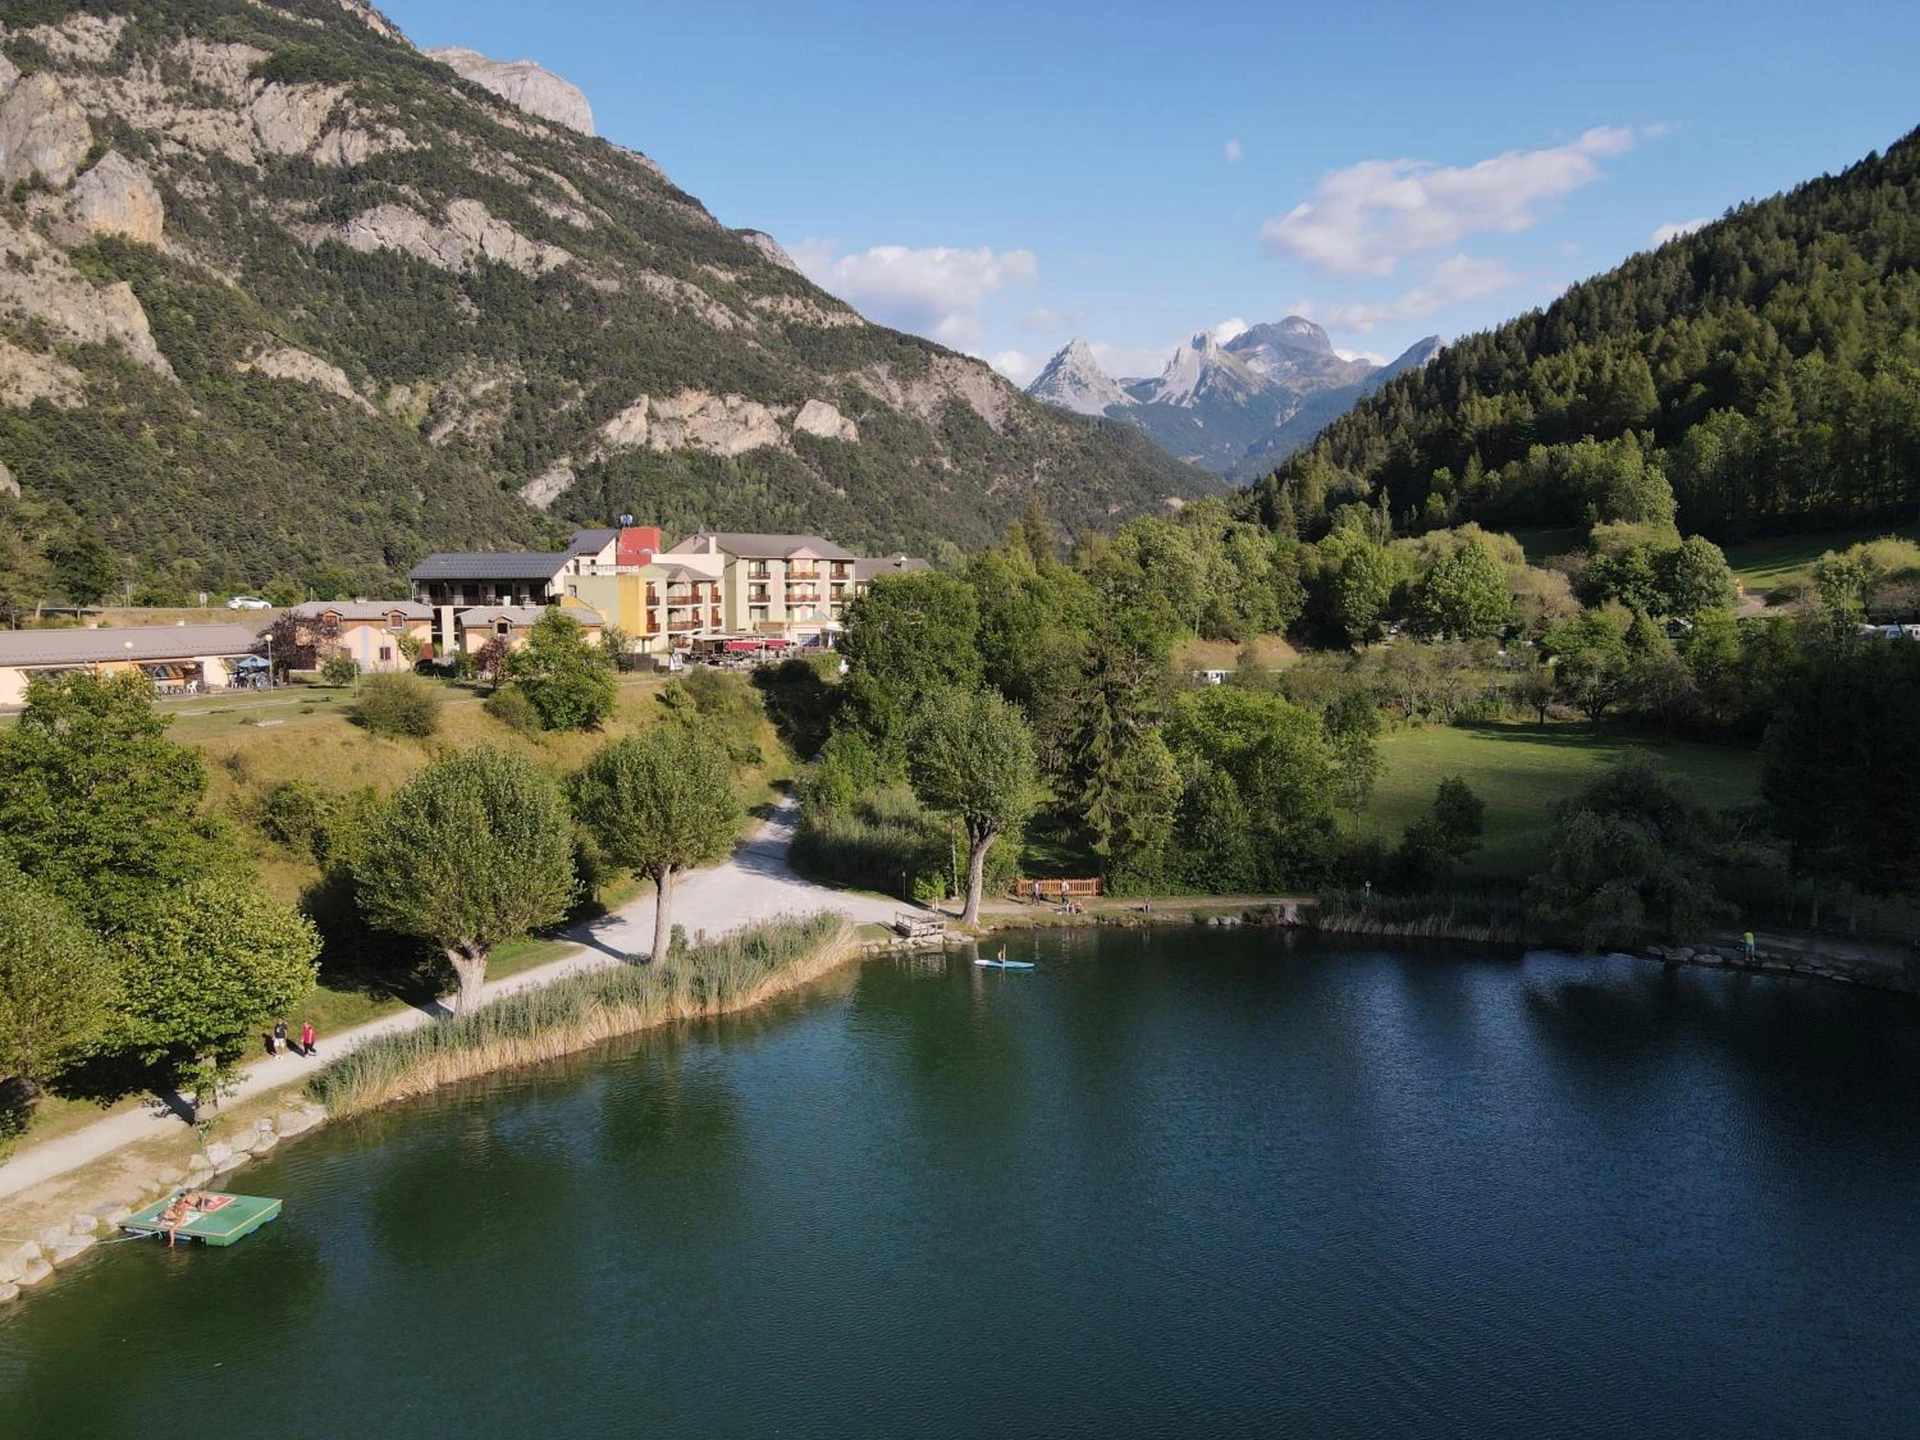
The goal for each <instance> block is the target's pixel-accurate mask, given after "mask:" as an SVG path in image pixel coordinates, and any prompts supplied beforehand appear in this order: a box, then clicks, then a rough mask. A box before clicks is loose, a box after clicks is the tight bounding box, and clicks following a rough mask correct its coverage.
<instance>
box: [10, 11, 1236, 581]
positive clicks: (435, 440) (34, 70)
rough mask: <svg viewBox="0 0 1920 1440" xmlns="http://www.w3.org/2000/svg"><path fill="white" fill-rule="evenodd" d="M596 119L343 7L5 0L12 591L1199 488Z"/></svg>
mask: <svg viewBox="0 0 1920 1440" xmlns="http://www.w3.org/2000/svg"><path fill="white" fill-rule="evenodd" d="M591 129H592V118H591V111H590V110H589V109H588V108H587V106H586V102H585V98H584V97H583V96H579V95H578V92H577V91H574V90H573V89H572V87H571V86H568V85H566V83H565V82H564V81H561V80H559V79H558V78H557V77H554V76H551V75H548V74H547V72H545V71H541V70H539V67H537V66H531V65H521V64H510V65H499V64H496V63H495V62H492V61H488V60H486V59H485V57H480V56H475V55H474V54H473V53H472V52H460V53H456V54H452V55H448V54H445V53H440V54H438V55H428V54H424V53H422V52H420V51H418V50H416V49H414V48H413V47H412V46H411V45H409V44H408V43H407V42H406V40H405V38H404V37H403V36H402V35H401V34H400V33H399V31H398V30H397V29H396V28H395V27H394V26H393V25H392V23H391V22H390V21H389V20H387V19H386V18H385V17H384V16H382V15H381V14H380V13H379V12H378V11H377V10H374V9H372V8H371V7H369V6H367V5H365V4H362V3H359V0H138V3H133V0H95V3H88V4H85V5H82V4H78V3H76V4H72V5H62V4H61V3H59V0H0V184H3V185H4V186H5V187H6V188H5V190H4V192H0V259H3V260H4V264H0V465H4V466H5V467H6V470H7V472H8V473H10V474H11V475H12V476H13V477H14V479H15V481H16V482H17V484H18V486H19V492H20V493H19V494H18V496H15V495H13V494H11V493H8V492H0V583H4V584H9V585H11V586H12V587H13V588H14V589H15V590H19V589H21V588H23V587H24V588H26V589H29V590H35V592H36V593H39V592H51V593H59V592H60V590H61V588H62V586H63V585H65V586H67V588H68V589H71V588H72V586H71V584H69V579H70V572H72V570H73V568H74V567H73V565H72V564H71V563H69V561H68V560H67V559H64V558H63V557H68V556H70V555H71V554H72V553H74V552H75V551H76V549H77V550H80V551H87V550H89V549H92V550H97V549H98V547H97V545H96V544H95V542H96V541H104V542H105V545H106V546H107V547H108V551H109V557H110V565H108V567H107V568H109V569H110V570H111V574H110V575H109V576H108V578H109V579H110V581H111V582H112V584H113V587H114V588H116V589H117V588H119V585H120V583H121V582H123V581H131V582H132V583H133V584H134V585H135V586H136V587H144V588H146V589H147V590H149V591H150V592H151V593H152V594H154V595H155V596H156V597H159V596H161V595H163V594H164V595H179V594H184V593H190V592H191V591H193V590H196V589H202V588H204V589H220V588H225V587H229V586H244V587H250V588H251V587H258V586H261V585H263V584H265V583H266V582H267V581H269V580H271V579H273V578H276V577H278V578H284V579H286V580H288V581H289V582H291V583H293V584H295V585H296V586H299V587H307V588H314V589H320V590H329V589H342V588H351V589H372V588H375V587H378V586H384V585H391V584H392V583H393V582H394V579H395V577H396V576H397V575H398V574H399V573H400V572H403V571H404V570H405V568H406V567H407V565H408V564H409V563H410V562H411V561H412V559H413V558H414V557H415V556H417V555H418V554H419V553H420V552H421V551H422V550H425V549H428V548H436V547H455V546H461V547H472V546H487V545H521V544H529V543H538V542H540V541H542V540H545V539H550V538H552V536H553V535H555V534H557V533H558V532H559V531H560V530H562V529H563V528H564V527H565V526H567V525H569V524H572V523H576V522H582V521H589V520H592V521H599V520H604V519H605V518H606V517H608V516H612V515H617V514H620V513H625V512H630V513H633V514H635V515H640V516H644V517H646V518H647V519H649V520H652V521H655V522H657V523H660V524H663V525H665V526H666V527H667V528H669V529H670V530H684V529H689V528H691V527H693V526H695V525H698V524H706V525H710V526H714V527H717V528H730V529H746V528H753V529H766V530H783V531H791V530H813V529H817V530H820V531H823V532H825V533H829V534H832V535H834V536H836V537H837V538H840V539H841V540H843V541H844V542H845V543H848V544H850V545H855V546H862V547H869V548H873V549H889V550H891V549H900V548H907V549H914V550H928V549H931V548H933V547H935V546H936V545H937V544H938V543H939V542H940V541H942V540H951V541H954V542H956V543H959V544H962V545H967V544H973V543H978V542H982V541H985V540H987V539H989V538H991V537H993V536H995V535H997V534H998V532H999V531H1000V529H1001V528H1002V527H1003V526H1004V524H1005V523H1006V521H1007V520H1008V519H1009V518H1010V517H1012V516H1013V515H1015V514H1017V513H1019V511H1020V510H1021V509H1022V508H1023V507H1024V506H1025V505H1026V503H1027V498H1028V496H1029V495H1030V494H1036V493H1037V494H1038V495H1039V496H1040V497H1041V498H1042V500H1043V501H1044V502H1045V503H1046V504H1047V505H1048V507H1049V509H1050V510H1052V512H1053V513H1054V514H1055V515H1056V516H1057V517H1058V518H1059V519H1061V520H1062V521H1063V522H1065V523H1067V524H1069V525H1075V526H1081V525H1088V524H1097V523H1104V522H1106V521H1108V520H1109V519H1110V518H1112V517H1115V516H1121V515H1125V514H1128V513H1135V512H1138V511H1140V510H1144V509H1151V508H1157V507H1159V506H1161V505H1163V504H1164V503H1165V502H1166V501H1167V500H1169V499H1170V498H1178V497H1184V496H1189V495H1193V494H1196V493H1202V492H1204V491H1205V490H1207V489H1208V488H1209V482H1208V481H1207V479H1206V477H1203V476H1199V475H1196V474H1195V473H1194V472H1192V471H1190V470H1187V469H1185V468H1184V467H1182V466H1179V465H1177V464H1175V463H1173V462H1162V461H1161V460H1159V459H1158V458H1157V457H1155V456H1153V455H1151V454H1150V453H1148V452H1146V451H1144V450H1143V449H1142V448H1141V447H1138V446H1137V445H1130V444H1127V443H1124V442H1123V439H1121V438H1118V437H1116V436H1115V435H1114V434H1113V433H1112V431H1111V427H1108V426H1105V425H1102V424H1099V423H1093V422H1089V421H1086V420H1082V419H1080V418H1078V417H1074V416H1067V415H1061V414H1058V413H1056V412H1054V411H1052V410H1049V409H1047V408H1046V407H1043V406H1041V405H1038V404H1036V403H1034V402H1031V401H1029V400H1027V399H1026V398H1025V397H1023V396H1022V395H1021V394H1020V393H1019V392H1018V391H1017V390H1015V389H1014V388H1013V387H1011V386H1009V385H1008V384H1006V383H1005V382H1004V381H1002V380H1001V379H999V377H997V376H996V375H994V374H993V372H992V371H990V370H989V369H988V368H987V367H986V366H984V365H982V364H980V363H979V362H977V361H974V360H971V359H968V358H966V357H962V356H959V355H955V354H953V353H951V352H949V351H946V350H943V349H942V348H941V347H939V346H937V345H934V344H932V343H930V342H927V341H924V340H920V339H918V338H915V337H912V336H908V335H903V334H900V333H898V332H895V331H891V330H887V329H885V328H883V327H880V326H875V325H870V324H868V323H866V322H865V321H864V320H863V319H862V318H861V317H860V316H859V315H857V314H856V313H854V312H853V311H852V310H850V309H849V308H848V307H847V306H846V305H844V304H842V303H841V302H840V301H838V300H836V299H834V298H833V297H832V296H830V295H827V294H826V293H824V292H823V291H821V290H819V289H817V288H815V287H814V286H813V285H812V284H810V283H809V282H808V281H807V280H806V279H805V278H804V277H803V276H801V275H800V274H799V273H798V272H797V271H796V270H795V269H794V268H793V266H792V263H791V261H790V260H789V259H788V257H787V256H786V254H785V252H784V251H783V250H782V249H781V248H780V246H779V245H778V244H777V243H776V242H775V241H773V240H772V239H771V238H770V237H768V236H767V235H765V234H763V233H761V232H758V231H753V230H735V229H730V228H728V227H726V226H723V225H721V224H719V223H718V222H717V221H716V220H715V219H714V218H713V216H712V215H710V214H709V213H708V212H707V210H706V209H705V208H704V207H703V206H702V205H701V204H700V203H699V201H698V200H696V199H694V198H693V197H692V196H691V195H688V194H686V193H685V192H684V191H682V190H680V189H679V188H678V187H677V186H675V185H674V184H673V183H672V182H671V181H670V180H669V179H668V178H667V177H666V176H665V174H664V173H663V172H662V171H661V170H660V168H659V167H658V166H657V165H655V164H654V163H653V162H652V161H650V160H649V159H648V158H647V157H645V156H644V155H641V154H639V153H637V152H635V151H633V150H629V149H624V148H622V147H619V146H616V145H613V144H610V143H608V142H607V141H605V140H600V139H596V138H593V137H592V135H591V134H590V131H591ZM92 568H93V569H94V571H95V572H99V571H100V570H101V568H102V566H101V564H100V563H95V564H94V565H93V567H92ZM63 577H67V578H63ZM95 578H96V579H98V578H99V576H98V574H97V573H96V576H95Z"/></svg>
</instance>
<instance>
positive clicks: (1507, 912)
mask: <svg viewBox="0 0 1920 1440" xmlns="http://www.w3.org/2000/svg"><path fill="white" fill-rule="evenodd" d="M1306 914H1307V917H1308V920H1309V922H1310V923H1311V924H1312V925H1313V927H1314V928H1315V929H1316V930H1319V931H1320V932H1322V933H1323V934H1328V935H1382V936H1386V935H1392V936H1401V937H1405V938H1408V939H1416V940H1466V941H1472V942H1475V943H1481V944H1489V945H1522V944H1526V943H1528V942H1529V941H1531V940H1533V939H1534V938H1535V936H1534V927H1533V926H1531V925H1530V924H1529V923H1528V920H1527V913H1526V907H1525V904H1524V903H1523V901H1522V898H1521V896H1520V894H1519V893H1518V892H1517V891H1515V890H1511V889H1506V888H1489V889H1484V890H1479V889H1461V890H1451V891H1439V892H1435V893H1431V894H1424V895H1380V894H1375V895H1363V894H1361V893H1360V892H1358V891H1352V890H1327V891H1322V892H1321V895H1320V903H1319V904H1318V905H1316V906H1314V907H1313V908H1312V909H1311V910H1309V911H1307V912H1306Z"/></svg>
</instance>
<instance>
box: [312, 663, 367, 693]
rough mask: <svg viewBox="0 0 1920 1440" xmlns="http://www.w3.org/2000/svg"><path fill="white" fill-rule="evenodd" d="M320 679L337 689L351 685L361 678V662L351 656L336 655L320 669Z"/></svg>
mask: <svg viewBox="0 0 1920 1440" xmlns="http://www.w3.org/2000/svg"><path fill="white" fill-rule="evenodd" d="M320 678H321V679H322V680H324V681H326V682H327V684H329V685H332V686H334V687H336V688H337V687H339V686H342V685H351V684H352V683H353V682H354V681H355V680H358V679H359V678H360V662H359V661H358V660H356V659H354V658H353V657H352V656H351V655H335V656H334V657H333V658H332V659H330V660H328V661H327V662H326V663H325V664H323V665H322V666H321V667H320Z"/></svg>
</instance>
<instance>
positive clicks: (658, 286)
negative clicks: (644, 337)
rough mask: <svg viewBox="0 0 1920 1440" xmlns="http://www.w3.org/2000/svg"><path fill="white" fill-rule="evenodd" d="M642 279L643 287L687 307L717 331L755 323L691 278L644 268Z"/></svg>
mask: <svg viewBox="0 0 1920 1440" xmlns="http://www.w3.org/2000/svg"><path fill="white" fill-rule="evenodd" d="M639 280H640V284H641V287H642V288H643V289H645V290H646V291H647V292H648V293H650V294H653V295H657V296H659V297H660V298H661V299H662V300H665V301H667V302H668V303H669V304H671V305H673V306H674V307H675V308H676V309H680V310H685V311H686V312H687V313H688V314H690V315H693V316H695V317H696V318H698V319H699V320H701V321H703V322H704V323H706V324H708V325H711V326H712V327H713V328H714V329H716V330H732V329H735V328H737V327H739V326H742V325H751V324H752V323H753V322H752V321H751V320H750V319H748V318H746V317H744V316H742V315H739V314H736V313H735V312H734V311H732V310H729V309H728V308H727V307H726V306H725V305H722V304H721V303H720V302H719V301H718V300H716V299H714V298H713V296H711V295H709V294H708V293H707V292H706V291H704V290H702V289H701V288H700V287H699V286H698V285H695V284H692V283H691V282H689V281H686V280H681V279H678V278H677V277H675V276H672V275H662V274H661V273H660V272H659V271H657V270H642V271H641V272H640V275H639Z"/></svg>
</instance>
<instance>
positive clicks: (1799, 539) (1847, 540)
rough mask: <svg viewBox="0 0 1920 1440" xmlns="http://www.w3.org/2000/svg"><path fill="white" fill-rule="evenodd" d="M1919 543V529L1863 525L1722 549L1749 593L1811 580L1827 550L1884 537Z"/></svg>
mask: <svg viewBox="0 0 1920 1440" xmlns="http://www.w3.org/2000/svg"><path fill="white" fill-rule="evenodd" d="M1889 535H1893V536H1898V537H1899V538H1901V539H1903V540H1920V525H1867V526H1859V527H1855V528H1852V529H1846V530H1814V531H1808V532H1804V533H1802V534H1798V535H1776V536H1772V537H1769V538H1767V539H1764V540H1746V541H1742V542H1741V543H1740V544H1738V545H1729V546H1727V547H1726V552H1727V563H1728V564H1729V565H1731V566H1732V567H1733V573H1734V574H1735V575H1736V576H1738V577H1739V578H1740V580H1741V581H1742V582H1743V583H1744V584H1745V585H1746V587H1747V589H1749V590H1771V589H1773V588H1774V587H1776V586H1779V585H1785V584H1787V583H1789V582H1790V581H1795V580H1803V581H1809V582H1810V581H1811V580H1812V579H1813V566H1814V562H1815V561H1817V560H1818V559H1819V558H1820V557H1821V556H1822V555H1824V554H1826V553H1827V552H1828V551H1829V550H1845V549H1847V547H1849V546H1851V545H1858V544H1859V543H1860V542H1862V541H1863V540H1878V539H1881V538H1882V537H1884V536H1889Z"/></svg>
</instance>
